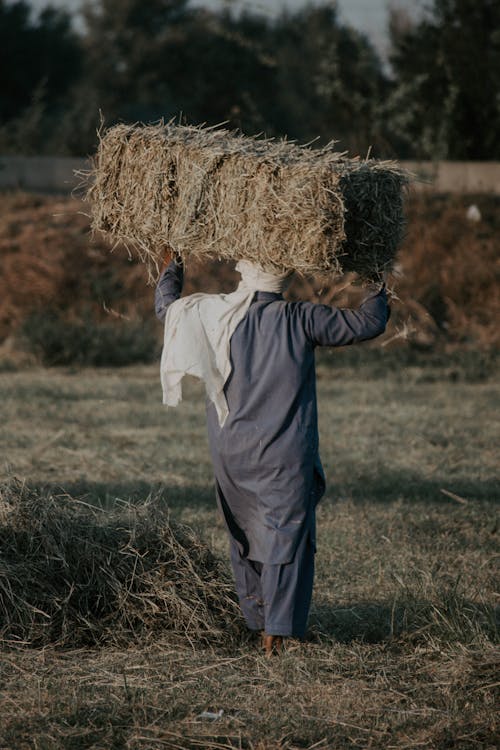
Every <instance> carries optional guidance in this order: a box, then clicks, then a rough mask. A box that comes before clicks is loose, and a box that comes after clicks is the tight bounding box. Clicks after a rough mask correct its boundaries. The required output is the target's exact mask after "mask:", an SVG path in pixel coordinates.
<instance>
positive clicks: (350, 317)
mask: <svg viewBox="0 0 500 750" xmlns="http://www.w3.org/2000/svg"><path fill="white" fill-rule="evenodd" d="M302 315H303V325H304V329H305V332H306V334H307V336H308V338H309V339H310V341H311V342H312V343H313V344H314V345H315V346H346V345H347V344H355V343H357V342H359V341H367V340H368V339H373V338H375V337H376V336H380V334H381V333H383V332H384V331H385V327H386V324H387V321H388V320H389V316H390V308H389V306H388V304H387V293H386V290H385V284H384V285H383V286H382V288H381V289H379V290H378V291H373V292H371V293H370V294H369V296H368V297H366V298H365V299H364V300H363V302H362V303H361V305H360V306H359V307H358V308H357V309H356V310H350V309H345V310H343V309H340V308H337V307H330V306H329V305H318V304H314V303H302Z"/></svg>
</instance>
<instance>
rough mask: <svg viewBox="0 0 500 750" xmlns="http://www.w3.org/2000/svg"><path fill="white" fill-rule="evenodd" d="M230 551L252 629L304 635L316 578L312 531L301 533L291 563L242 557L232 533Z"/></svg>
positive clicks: (248, 621) (287, 634)
mask: <svg viewBox="0 0 500 750" xmlns="http://www.w3.org/2000/svg"><path fill="white" fill-rule="evenodd" d="M230 553H231V564H232V567H233V572H234V577H235V582H236V591H237V594H238V599H239V602H240V607H241V611H242V612H243V616H244V618H245V620H246V623H247V626H248V627H249V628H250V630H264V631H265V632H266V633H267V634H268V635H282V636H294V637H296V638H303V637H304V635H305V632H306V626H307V617H308V614H309V607H310V605H311V596H312V588H313V580H314V553H315V548H314V544H313V542H312V540H311V537H310V533H309V532H306V533H304V534H303V535H302V538H301V539H300V542H299V544H298V546H297V550H296V552H295V556H294V558H293V560H292V562H290V563H286V564H281V565H270V564H267V563H260V562H255V561H253V560H249V559H248V558H246V557H242V556H241V553H240V550H239V549H238V545H237V544H236V542H235V541H234V539H233V538H232V537H231V536H230Z"/></svg>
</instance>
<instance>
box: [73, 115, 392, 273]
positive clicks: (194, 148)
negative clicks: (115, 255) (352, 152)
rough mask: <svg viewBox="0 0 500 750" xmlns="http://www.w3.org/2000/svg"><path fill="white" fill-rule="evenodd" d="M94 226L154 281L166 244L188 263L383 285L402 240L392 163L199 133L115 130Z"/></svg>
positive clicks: (98, 163) (95, 183)
mask: <svg viewBox="0 0 500 750" xmlns="http://www.w3.org/2000/svg"><path fill="white" fill-rule="evenodd" d="M87 179H88V186H89V187H88V190H87V193H86V198H87V200H88V201H90V204H91V215H92V227H93V229H94V230H98V231H100V232H103V233H105V234H106V235H108V237H109V238H110V239H111V240H113V241H114V242H124V243H125V244H126V245H127V246H128V247H130V248H131V249H133V250H135V251H136V252H138V253H139V255H140V257H141V258H142V260H143V261H144V262H145V263H146V264H147V266H148V268H149V270H150V272H151V275H152V276H153V277H154V276H155V274H156V271H157V268H158V265H159V263H160V261H161V258H162V255H163V253H164V249H165V246H166V245H169V246H170V247H171V248H172V249H173V250H175V251H176V252H177V253H178V254H180V255H181V256H182V257H183V258H184V260H189V259H190V258H197V259H200V258H206V257H217V258H221V259H226V260H239V259H246V260H251V261H254V262H258V263H260V264H261V265H262V266H263V267H264V268H266V269H269V270H273V269H274V270H279V271H287V270H291V269H294V270H296V271H299V272H303V273H306V274H311V273H313V274H314V273H321V274H325V273H339V272H343V271H356V272H357V273H359V274H360V276H361V277H362V278H366V279H373V278H377V277H378V275H379V274H380V273H381V271H383V270H386V269H388V268H390V266H391V264H392V262H393V259H394V256H395V253H396V250H397V247H398V245H399V243H400V240H401V238H402V232H403V226H404V215H403V189H404V187H405V185H406V183H407V175H406V174H405V172H404V171H403V170H402V169H401V168H399V167H398V165H397V164H396V163H395V162H388V161H386V162H379V161H375V160H365V161H361V160H359V159H348V158H347V157H346V154H345V153H340V152H338V151H335V150H334V148H333V145H332V144H330V145H329V146H327V147H325V148H322V149H313V148H310V147H302V146H298V145H296V144H293V143H289V142H287V141H274V140H259V139H255V138H248V137H245V136H242V135H237V134H234V133H230V132H228V131H226V130H214V129H208V128H200V127H194V126H180V125H174V124H172V123H169V124H167V125H164V124H159V125H150V126H140V125H131V126H130V125H117V126H115V127H112V128H110V129H109V130H108V131H107V132H105V133H103V134H102V135H101V138H100V144H99V148H98V151H97V154H96V156H95V158H94V160H93V167H92V169H91V170H90V172H89V173H88V174H87Z"/></svg>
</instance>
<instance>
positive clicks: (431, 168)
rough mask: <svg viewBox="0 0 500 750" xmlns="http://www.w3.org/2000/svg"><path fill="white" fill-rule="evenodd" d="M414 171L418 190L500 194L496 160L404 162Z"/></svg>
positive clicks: (499, 177)
mask: <svg viewBox="0 0 500 750" xmlns="http://www.w3.org/2000/svg"><path fill="white" fill-rule="evenodd" d="M401 163H402V165H403V166H404V167H405V168H406V169H409V170H410V172H413V173H414V174H415V175H416V177H417V180H416V182H415V188H416V189H417V190H432V191H434V192H436V193H492V194H494V195H500V162H498V161H436V162H432V161H403V162H401Z"/></svg>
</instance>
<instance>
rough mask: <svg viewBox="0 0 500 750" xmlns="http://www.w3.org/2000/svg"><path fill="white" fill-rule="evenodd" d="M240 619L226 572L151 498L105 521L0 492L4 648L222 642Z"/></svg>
mask: <svg viewBox="0 0 500 750" xmlns="http://www.w3.org/2000/svg"><path fill="white" fill-rule="evenodd" d="M238 620H241V617H240V613H239V608H238V606H237V603H236V598H235V595H234V593H233V592H232V586H231V584H230V581H229V579H228V577H227V576H226V574H225V571H224V569H223V566H222V564H221V563H220V562H219V561H218V560H217V559H216V558H215V557H214V555H213V554H212V553H211V552H210V550H209V549H208V547H206V546H205V545H204V544H202V543H201V542H200V541H199V539H197V537H196V535H195V534H194V532H193V531H192V530H191V529H189V528H188V527H185V526H180V525H178V524H175V523H173V522H172V521H171V520H170V519H169V517H168V513H167V512H166V511H165V510H162V509H161V507H160V506H159V504H158V503H155V502H154V499H152V498H149V499H148V501H147V502H145V503H144V504H143V505H141V506H132V505H129V506H125V507H124V508H123V509H121V510H120V511H115V512H111V511H109V510H107V511H105V510H101V509H98V508H92V507H91V506H89V505H87V504H85V503H82V502H81V501H78V500H75V499H74V498H71V497H69V496H68V495H63V496H58V497H55V496H54V495H51V494H41V493H39V492H35V491H34V490H31V489H29V488H28V487H26V486H25V485H23V484H21V483H20V482H18V481H12V482H9V483H7V484H4V485H2V486H0V643H3V644H4V645H29V646H42V645H46V644H48V643H57V644H58V645H63V646H83V645H95V644H102V643H107V644H110V643H111V644H115V645H123V644H126V643H127V642H130V641H131V640H133V639H134V638H135V637H136V636H140V637H141V638H143V637H144V636H147V635H148V634H152V633H155V634H161V633H164V632H165V631H167V632H170V633H174V634H177V635H180V636H183V637H187V638H188V639H189V640H195V639H196V640H202V641H211V640H212V639H214V638H217V640H218V641H220V640H223V639H226V640H227V639H231V637H232V636H234V635H235V634H236V632H237V628H238Z"/></svg>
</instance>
